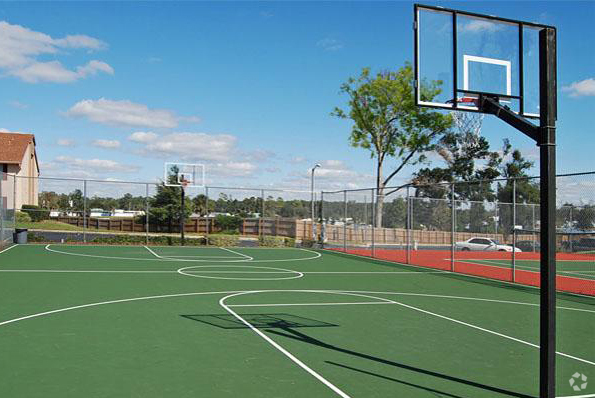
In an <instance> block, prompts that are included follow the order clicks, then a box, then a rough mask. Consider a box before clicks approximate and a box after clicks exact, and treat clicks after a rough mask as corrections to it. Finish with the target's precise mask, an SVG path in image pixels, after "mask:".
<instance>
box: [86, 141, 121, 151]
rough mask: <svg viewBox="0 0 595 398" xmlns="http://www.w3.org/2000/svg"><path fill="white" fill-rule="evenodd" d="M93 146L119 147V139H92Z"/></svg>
mask: <svg viewBox="0 0 595 398" xmlns="http://www.w3.org/2000/svg"><path fill="white" fill-rule="evenodd" d="M92 144H93V146H96V147H99V148H106V149H116V148H120V141H118V140H94V141H93V143H92Z"/></svg>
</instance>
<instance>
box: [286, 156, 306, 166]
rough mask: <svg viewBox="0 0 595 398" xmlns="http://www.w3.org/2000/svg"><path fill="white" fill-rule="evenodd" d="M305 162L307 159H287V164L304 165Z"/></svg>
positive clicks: (298, 157) (297, 157) (295, 157)
mask: <svg viewBox="0 0 595 398" xmlns="http://www.w3.org/2000/svg"><path fill="white" fill-rule="evenodd" d="M306 160H308V159H306V158H305V157H303V156H294V157H293V158H291V159H289V163H292V164H300V163H304V162H305V161H306Z"/></svg>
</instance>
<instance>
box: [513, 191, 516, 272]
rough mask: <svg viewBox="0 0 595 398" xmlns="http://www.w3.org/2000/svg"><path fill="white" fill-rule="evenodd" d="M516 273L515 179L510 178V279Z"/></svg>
mask: <svg viewBox="0 0 595 398" xmlns="http://www.w3.org/2000/svg"><path fill="white" fill-rule="evenodd" d="M515 274H516V179H513V180H512V281H513V282H514V281H515V279H516V278H515V276H516V275H515Z"/></svg>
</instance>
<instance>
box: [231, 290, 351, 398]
mask: <svg viewBox="0 0 595 398" xmlns="http://www.w3.org/2000/svg"><path fill="white" fill-rule="evenodd" d="M250 293H251V292H241V293H234V294H230V295H227V296H225V297H222V298H221V299H220V300H219V305H220V306H221V307H223V308H224V309H225V310H226V311H227V312H229V313H230V314H231V315H233V316H234V317H235V318H236V319H238V320H239V321H240V322H242V323H243V324H244V325H246V326H248V327H249V328H250V329H251V330H252V331H253V332H254V333H256V334H257V335H259V336H260V337H261V338H262V339H264V340H265V341H266V342H267V343H269V344H270V345H272V346H273V347H274V348H275V349H277V350H278V351H280V352H281V353H282V354H283V355H285V356H286V357H287V358H289V359H290V360H291V361H292V362H294V363H295V364H297V365H298V366H299V367H300V368H302V369H304V370H305V371H306V372H308V373H309V374H310V375H312V376H314V378H316V379H317V380H318V381H320V382H321V383H322V384H324V385H325V386H327V387H328V388H330V389H331V390H332V391H333V392H335V393H336V394H337V395H339V396H340V397H342V398H351V397H350V396H349V395H347V394H346V393H345V392H343V391H342V390H341V389H340V388H339V387H337V386H335V385H334V384H333V383H331V382H330V381H328V380H327V379H325V378H324V377H323V376H322V375H321V374H319V373H318V372H316V371H315V370H314V369H312V368H310V367H309V366H308V365H306V364H305V363H304V362H302V361H300V360H299V359H298V358H296V357H295V356H294V355H293V354H292V353H291V352H289V351H288V350H286V349H285V348H283V347H282V346H281V345H280V344H278V343H277V342H276V341H275V340H273V339H272V338H270V337H269V336H267V335H266V334H264V332H262V331H260V330H258V329H257V328H256V327H254V325H252V324H251V323H250V322H248V321H247V320H245V319H244V318H242V317H241V316H239V315H238V314H237V313H236V312H235V311H234V310H232V309H231V308H229V307H228V306H227V305H226V304H225V300H226V299H227V298H230V297H235V296H238V295H242V294H250Z"/></svg>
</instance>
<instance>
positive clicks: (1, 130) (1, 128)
mask: <svg viewBox="0 0 595 398" xmlns="http://www.w3.org/2000/svg"><path fill="white" fill-rule="evenodd" d="M0 133H10V130H9V129H5V128H4V127H0Z"/></svg>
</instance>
